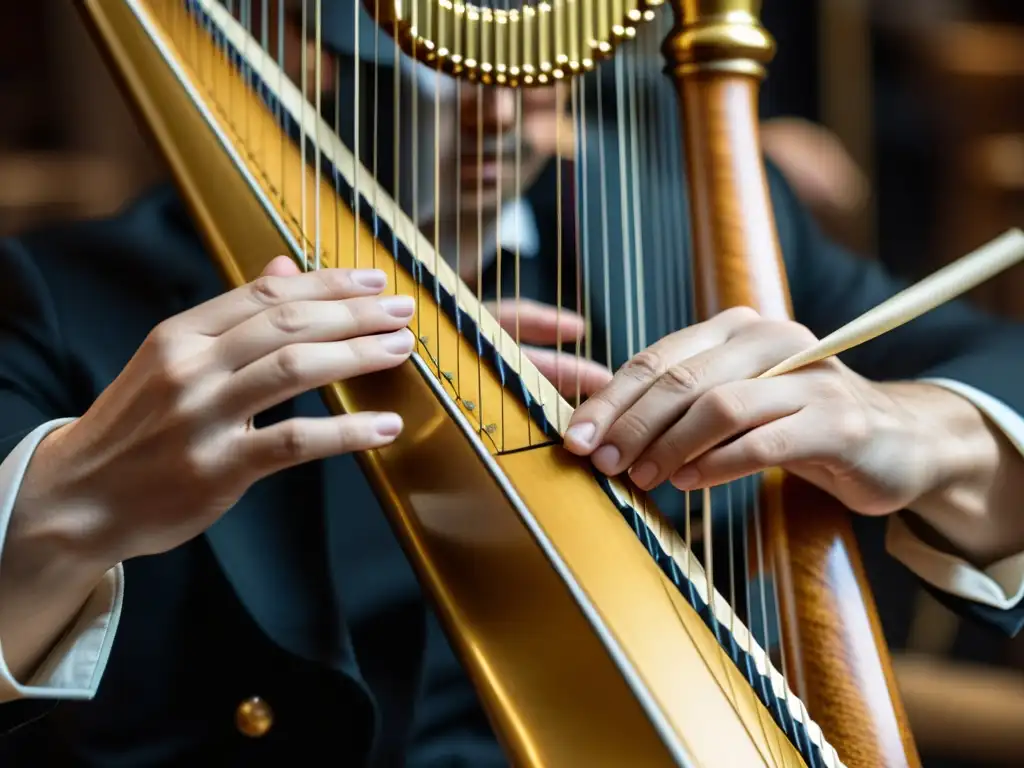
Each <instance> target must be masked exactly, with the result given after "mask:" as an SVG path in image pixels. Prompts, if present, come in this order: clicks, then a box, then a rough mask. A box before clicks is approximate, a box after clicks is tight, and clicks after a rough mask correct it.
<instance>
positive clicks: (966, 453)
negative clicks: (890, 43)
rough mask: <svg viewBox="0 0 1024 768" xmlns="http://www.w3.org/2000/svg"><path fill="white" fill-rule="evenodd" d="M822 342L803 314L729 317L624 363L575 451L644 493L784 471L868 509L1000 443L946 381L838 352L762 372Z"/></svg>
mask: <svg viewBox="0 0 1024 768" xmlns="http://www.w3.org/2000/svg"><path fill="white" fill-rule="evenodd" d="M814 341H815V339H814V337H813V335H812V334H811V333H810V332H809V331H808V330H807V329H806V328H804V327H802V326H800V325H797V324H796V323H791V322H777V321H770V320H765V319H763V318H761V317H760V316H759V315H758V314H757V313H755V312H754V311H753V310H750V309H733V310H729V311H726V312H723V313H721V314H720V315H718V316H716V317H715V318H713V319H712V320H709V321H708V322H705V323H700V324H698V325H695V326H692V327H690V328H687V329H685V330H682V331H679V332H677V333H674V334H672V335H671V336H668V337H666V338H664V339H662V340H661V341H659V342H658V343H656V344H654V345H653V346H651V347H650V348H648V349H647V350H645V351H644V352H642V353H641V354H639V355H637V356H636V357H635V358H634V359H633V360H631V361H630V362H629V363H627V364H626V365H625V366H623V367H622V368H621V369H620V370H619V371H618V372H617V373H616V374H615V377H614V379H613V381H612V383H611V384H610V385H608V386H607V387H605V388H604V389H602V390H600V391H599V392H597V393H596V394H594V395H592V396H591V398H590V399H589V400H588V401H587V402H586V403H584V404H583V405H582V406H580V407H579V408H578V409H577V410H576V413H575V414H574V416H573V418H572V421H571V422H570V428H569V430H568V431H567V434H566V446H567V447H568V448H569V450H571V451H573V452H575V453H577V454H581V455H590V456H591V457H592V460H593V462H594V464H595V466H596V467H597V468H598V469H599V470H601V471H603V472H605V473H607V474H618V473H620V472H623V471H626V470H629V471H630V475H631V477H632V479H633V481H634V482H635V483H636V484H637V485H639V486H640V487H642V488H645V489H646V488H652V487H654V486H656V485H659V484H661V483H662V482H665V481H666V480H668V481H670V482H672V483H673V485H675V486H676V487H678V488H680V489H696V488H702V487H706V486H711V485H716V484H719V483H724V482H727V481H730V480H733V479H735V478H738V477H742V476H744V475H748V474H752V473H755V472H757V471H760V470H763V469H766V468H769V467H774V466H781V467H783V468H785V469H788V470H790V471H791V472H793V473H795V474H798V475H801V476H803V477H804V478H805V479H807V480H809V481H811V482H813V483H815V484H816V485H818V486H820V487H822V488H824V489H825V490H827V491H828V492H829V493H831V494H832V495H833V496H835V497H837V498H838V499H840V500H841V501H842V502H844V503H845V504H846V505H847V506H848V507H850V508H851V509H854V510H856V511H859V512H861V513H864V514H886V513H889V512H893V511H896V510H899V509H903V508H906V507H909V506H911V505H912V504H913V503H914V502H915V501H916V500H918V499H920V498H921V497H922V496H923V495H925V494H929V493H931V492H932V491H934V490H935V489H937V488H939V487H942V486H948V485H949V484H950V483H952V482H955V481H958V480H960V479H963V477H964V476H965V474H966V473H967V472H970V471H973V470H974V469H976V468H977V467H978V466H983V465H984V464H983V462H984V461H987V458H984V459H983V458H982V457H988V456H989V455H990V454H992V453H993V452H994V451H995V450H996V448H994V446H996V443H995V441H994V439H993V437H992V435H991V434H990V432H989V431H988V430H987V429H986V428H985V427H984V419H983V418H982V417H981V415H980V413H979V412H978V411H977V410H976V409H975V408H974V406H973V405H971V404H970V403H968V402H967V401H966V400H964V399H962V398H960V397H959V396H958V395H955V394H953V393H950V392H947V391H946V390H943V389H940V388H939V387H936V386H931V385H927V384H913V383H908V384H876V383H873V382H870V381H868V380H866V379H864V378H862V377H861V376H859V375H857V374H856V373H854V372H853V371H851V370H850V369H849V368H847V367H846V366H845V365H843V364H842V363H841V362H839V361H838V360H836V359H830V360H828V361H825V362H823V363H820V364H818V365H814V366H809V367H807V368H804V369H802V370H799V371H796V372H793V373H789V374H785V375H782V376H778V377H775V378H768V379H761V380H758V379H755V378H754V377H756V376H758V375H759V374H761V373H763V372H764V371H766V370H768V369H769V368H771V367H772V366H773V365H775V364H776V363H779V362H781V361H782V360H784V359H785V358H787V357H789V356H790V355H791V354H793V353H795V352H797V351H799V350H801V349H803V348H806V347H808V346H810V345H811V344H813V343H814ZM960 429H963V430H964V432H963V433H962V434H959V435H957V434H955V432H956V431H959V430H960Z"/></svg>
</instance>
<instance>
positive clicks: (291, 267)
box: [260, 256, 301, 277]
mask: <svg viewBox="0 0 1024 768" xmlns="http://www.w3.org/2000/svg"><path fill="white" fill-rule="evenodd" d="M298 274H301V270H300V269H299V265H298V264H296V263H295V261H294V260H293V259H291V258H289V257H288V256H278V257H276V258H274V259H272V260H271V261H270V263H269V264H267V266H265V267H264V268H263V272H262V273H260V275H261V277H262V276H264V275H265V276H269V277H291V276H292V275H298Z"/></svg>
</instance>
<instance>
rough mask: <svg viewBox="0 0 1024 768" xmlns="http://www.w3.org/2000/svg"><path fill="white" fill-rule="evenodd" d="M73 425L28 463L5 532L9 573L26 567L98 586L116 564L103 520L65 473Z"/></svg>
mask: <svg viewBox="0 0 1024 768" xmlns="http://www.w3.org/2000/svg"><path fill="white" fill-rule="evenodd" d="M72 426H73V424H66V425H64V426H62V427H59V428H58V429H56V430H54V431H53V432H51V433H50V434H49V435H47V436H46V437H45V438H43V440H41V441H40V443H39V445H38V446H37V447H36V449H35V452H34V453H33V455H32V458H31V460H30V461H29V464H28V467H27V468H26V471H25V474H24V477H23V478H22V482H21V486H20V488H19V489H18V493H17V497H16V500H15V504H14V508H13V510H12V512H11V520H10V524H9V525H8V529H7V543H6V546H5V550H6V551H5V554H4V560H3V564H4V570H5V571H9V569H11V568H12V567H15V566H17V565H23V566H24V567H26V568H29V567H31V568H32V569H34V571H35V572H37V573H40V574H42V573H51V572H54V571H59V572H60V573H61V574H62V576H63V577H64V578H69V577H70V578H72V579H73V581H75V582H88V581H92V582H93V583H95V582H98V581H99V580H100V579H101V578H102V577H103V574H105V573H106V572H107V571H108V570H110V568H112V567H113V566H114V565H116V564H117V562H118V559H117V558H116V557H115V556H113V555H111V554H110V549H111V548H110V547H109V546H108V536H107V535H106V531H107V530H109V525H108V524H107V523H106V517H105V515H104V514H103V513H102V511H101V510H100V509H99V507H98V506H97V505H96V504H94V503H92V501H90V500H89V499H88V497H86V496H84V495H83V494H79V493H77V492H76V491H75V490H74V482H73V480H72V474H71V473H70V472H67V471H64V467H65V465H66V462H62V461H61V459H60V448H61V444H62V441H63V439H64V438H65V436H66V434H67V431H68V430H69V429H70V428H71V427H72Z"/></svg>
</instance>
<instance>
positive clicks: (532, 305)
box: [487, 298, 612, 402]
mask: <svg viewBox="0 0 1024 768" xmlns="http://www.w3.org/2000/svg"><path fill="white" fill-rule="evenodd" d="M487 309H488V310H489V311H490V312H491V313H492V314H493V315H494V317H495V319H497V321H498V323H499V324H500V325H501V327H502V328H504V329H505V331H506V332H507V333H508V334H509V335H511V336H512V338H513V339H515V340H516V341H517V342H519V343H520V344H521V345H523V352H524V353H525V354H526V356H527V357H528V358H530V361H531V362H532V363H533V364H534V365H535V366H537V370H538V371H540V372H541V374H542V375H543V376H544V377H545V378H547V380H548V381H550V382H551V383H552V384H554V385H555V386H556V387H557V388H558V391H559V392H561V393H562V397H564V398H565V399H566V400H569V401H571V402H575V399H576V397H577V395H579V396H581V397H589V396H590V395H591V394H593V393H594V392H596V391H597V390H598V389H600V388H601V387H603V386H604V385H605V384H607V383H608V382H609V381H611V378H612V373H611V371H609V370H608V369H607V368H605V367H604V366H603V365H600V364H599V363H595V362H593V361H591V360H586V359H583V358H582V357H578V356H577V355H576V354H574V353H570V352H561V351H559V350H557V349H543V348H542V347H554V346H557V345H559V344H572V343H573V342H577V341H582V340H583V334H584V333H585V332H586V321H585V320H584V319H583V317H582V316H581V315H580V314H579V313H577V312H573V311H572V310H569V309H565V308H564V307H563V308H558V307H553V306H551V305H549V304H540V303H538V302H536V301H531V300H529V299H518V300H516V299H511V298H506V299H502V300H501V303H500V304H499V303H498V302H488V304H487ZM534 345H536V346H534Z"/></svg>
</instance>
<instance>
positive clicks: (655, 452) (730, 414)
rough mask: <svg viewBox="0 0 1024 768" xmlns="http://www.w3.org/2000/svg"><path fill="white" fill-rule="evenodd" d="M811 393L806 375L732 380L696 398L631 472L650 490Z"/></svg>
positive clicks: (789, 409) (790, 409) (791, 409)
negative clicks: (677, 471) (682, 468)
mask: <svg viewBox="0 0 1024 768" xmlns="http://www.w3.org/2000/svg"><path fill="white" fill-rule="evenodd" d="M812 397H813V389H812V384H811V383H810V381H809V380H808V378H807V377H804V376H799V375H797V376H791V377H790V376H780V377H778V378H775V379H754V380H746V381H735V382H730V383H729V384H723V385H722V386H720V387H715V388H714V389H712V390H711V391H710V392H707V393H705V394H704V395H702V396H701V397H699V398H697V401H696V402H695V403H694V404H693V406H692V407H691V408H690V410H689V411H687V412H686V414H685V415H684V416H683V417H682V418H681V419H680V420H679V421H678V422H676V423H675V424H673V425H672V426H671V427H669V428H668V430H667V431H666V432H665V433H664V434H663V435H662V436H661V437H660V438H658V439H657V440H656V441H655V442H654V443H653V444H652V445H650V446H649V447H648V448H647V449H646V450H644V451H643V452H642V453H641V454H640V456H639V457H638V458H637V459H636V461H635V462H634V464H633V466H632V468H631V469H630V471H629V476H630V477H631V478H632V480H633V482H634V483H635V484H636V485H637V486H638V487H639V488H641V489H643V490H648V489H650V488H654V487H656V486H658V485H661V484H662V483H663V482H665V481H666V480H667V479H668V478H669V476H670V475H672V474H673V473H674V472H675V471H676V470H677V469H679V468H680V467H683V466H685V465H687V464H690V463H691V462H693V461H695V460H696V459H697V458H699V457H700V456H702V455H703V454H705V453H707V452H708V451H710V450H712V449H713V448H715V447H716V446H718V445H721V444H722V443H724V442H725V441H727V440H731V439H732V438H734V437H736V436H737V435H741V434H743V433H744V432H749V431H750V430H752V429H756V428H757V427H760V426H762V425H763V424H767V423H769V422H771V421H776V420H778V419H783V418H785V417H787V416H791V415H792V414H794V413H796V412H797V411H799V410H800V409H801V408H803V407H804V406H806V405H807V404H808V402H809V401H810V400H811V398H812Z"/></svg>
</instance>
